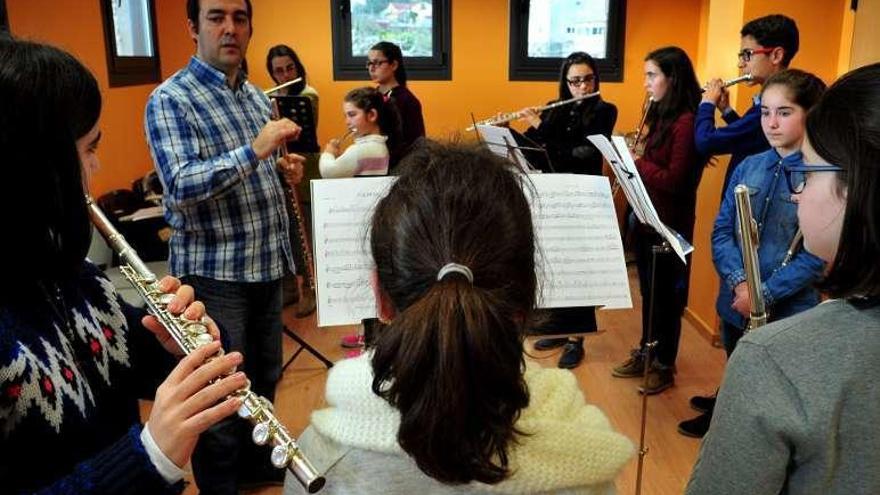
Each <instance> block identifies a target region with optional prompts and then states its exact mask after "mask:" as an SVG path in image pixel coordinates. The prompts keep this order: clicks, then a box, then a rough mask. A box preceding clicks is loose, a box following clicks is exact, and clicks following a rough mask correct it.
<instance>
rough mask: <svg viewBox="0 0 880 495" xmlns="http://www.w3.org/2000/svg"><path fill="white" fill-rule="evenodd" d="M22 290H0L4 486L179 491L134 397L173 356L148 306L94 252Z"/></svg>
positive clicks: (10, 489)
mask: <svg viewBox="0 0 880 495" xmlns="http://www.w3.org/2000/svg"><path fill="white" fill-rule="evenodd" d="M24 292H25V294H24V295H22V294H19V295H16V296H2V298H0V491H2V492H3V493H33V492H39V493H52V494H56V493H57V494H103V493H107V494H111V493H112V494H128V493H145V494H146V493H150V494H163V493H179V491H180V489H181V488H182V486H181V484H177V485H174V486H168V485H167V484H166V483H165V481H164V480H163V479H162V478H161V476H160V475H159V473H158V472H157V471H156V469H155V467H154V466H153V464H152V463H151V462H150V460H149V458H148V456H147V453H146V451H145V450H144V446H143V444H142V443H141V441H140V432H141V425H140V422H139V416H138V404H137V398H138V397H139V396H146V394H141V392H142V391H147V390H149V391H154V390H155V387H156V386H157V385H158V383H159V382H160V381H161V377H162V376H164V375H163V374H162V372H163V371H167V369H169V368H168V367H169V366H171V365H172V364H173V358H171V357H170V355H168V354H167V353H166V352H164V350H162V348H161V346H159V345H158V343H157V342H156V339H155V338H154V337H152V335H151V334H149V332H147V331H146V330H144V329H143V327H142V326H141V325H140V316H142V315H143V313H142V312H139V311H137V310H135V309H134V308H130V307H128V306H124V303H122V302H121V299H119V297H118V295H117V294H116V292H115V290H114V288H113V286H112V284H111V283H110V281H109V280H107V279H106V278H105V277H104V276H103V274H101V273H100V271H99V270H98V269H97V268H96V267H95V266H94V265H91V264H90V263H88V262H84V264H83V267H82V271H81V272H80V274H79V275H77V276H75V277H72V278H71V279H69V280H66V281H61V282H56V283H49V284H44V285H42V286H38V287H36V288H34V289H31V291H30V292H29V293H28V292H27V290H26V289H25V291H24ZM141 365H143V366H141ZM138 369H144V370H146V371H147V373H145V374H139V373H137V372H136V371H137V370H138Z"/></svg>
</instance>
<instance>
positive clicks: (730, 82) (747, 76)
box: [701, 74, 753, 93]
mask: <svg viewBox="0 0 880 495" xmlns="http://www.w3.org/2000/svg"><path fill="white" fill-rule="evenodd" d="M752 79H753V78H752V75H751V74H743V75H741V76H739V77H735V78H733V79H728V80H726V81H724V84H722V85H721V87H722V88H729V87H731V86H733V85H735V84H739V83H741V82H748V81H751V80H752ZM707 89H709V86H708V85H707V86H703V88H702V90H701V92H703V93H705V92H706V90H707Z"/></svg>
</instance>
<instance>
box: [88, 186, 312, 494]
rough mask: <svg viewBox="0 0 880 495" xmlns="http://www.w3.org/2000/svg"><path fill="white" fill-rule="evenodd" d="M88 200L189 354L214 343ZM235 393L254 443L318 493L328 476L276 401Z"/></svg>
mask: <svg viewBox="0 0 880 495" xmlns="http://www.w3.org/2000/svg"><path fill="white" fill-rule="evenodd" d="M86 204H87V205H88V209H89V216H90V217H91V219H92V223H93V224H95V227H96V228H97V229H98V232H100V233H101V235H102V236H103V237H104V239H106V240H107V244H109V245H110V247H111V248H112V249H113V251H115V252H116V254H118V255H119V258H120V261H121V264H120V267H119V269H120V271H121V272H122V275H123V276H124V277H125V278H126V279H127V280H128V281H129V282H130V283H131V285H132V286H134V288H135V289H136V290H137V291H138V294H140V296H141V297H142V298H143V300H144V302H145V303H146V305H147V310H148V311H149V312H150V313H151V314H153V315H154V316H156V318H158V319H159V321H160V322H161V323H162V325H163V326H164V327H165V328H166V329H167V330H168V333H169V334H170V335H171V337H172V338H173V339H174V341H175V342H177V345H179V346H180V348H181V349H182V350H183V352H185V353H186V354H189V353H191V352H193V351H194V350H196V349H197V348H199V347H201V346H203V345H207V344H210V343H211V342H212V341H213V340H214V339H213V337H212V336H211V334H210V333H208V327H207V326H206V325H205V324H204V323H203V322H202V321H198V320H196V321H193V320H189V319H186V318H184V317H183V316H182V315H181V316H174V315H172V314H171V313H170V312H169V311H168V310H167V309H166V307H167V305H168V304H169V303H170V302H171V300H172V299H173V298H174V295H173V294H167V293H165V292H162V290H160V289H159V284H158V280H157V279H156V275H155V274H154V273H153V272H152V271H150V269H149V268H147V265H146V264H144V262H143V261H142V260H141V259H140V258H139V257H138V255H137V253H136V252H135V250H134V249H132V247H131V246H130V245H129V244H128V242H126V240H125V238H124V237H123V236H122V235H121V234H120V233H119V231H117V230H116V228H115V227H114V226H113V224H111V223H110V220H108V219H107V217H106V216H105V215H104V212H103V211H101V209H100V208H99V207H98V205H96V204H95V202H94V201H93V200H92V198H91V197H89V196H86ZM220 352H221V353H222V352H223V351H222V349H221V351H220ZM233 396H235V397H238V398H240V399H241V401H242V404H241V408H239V410H238V415H239V416H240V417H241V418H243V419H247V420H248V421H250V422H251V424H253V425H254V429H253V432H252V434H251V438H252V439H253V441H254V443H256V444H257V445H267V444H271V445H273V446H274V447H273V448H272V453H271V455H270V460H271V462H272V465H274V466H275V467H276V468H278V469H282V468H287V469H289V470H290V472H292V473H293V475H294V476H296V479H297V480H299V482H300V483H302V485H303V486H304V487H305V489H306V490H307V491H308V492H309V493H316V492H318V491H319V490H320V489H321V488H323V487H324V482H325V481H326V480H325V479H324V477H323V476H321V475H320V474H319V473H318V471H317V470H316V469H315V467H314V466H312V463H311V462H309V460H308V459H306V457H305V455H304V454H303V452H302V451H301V450H300V448H299V446H298V445H297V443H296V440H295V439H294V438H293V437H292V436H291V435H290V433H288V431H287V428H285V427H284V425H282V424H281V422H280V421H278V418H276V417H275V415H274V413H273V412H272V403H271V402H269V401H268V400H267V399H266V398H264V397H260V396H258V395H257V394H255V393H253V392H251V391H250V389H248V388H243V389H241V390H238V391H236V392H234V393H233Z"/></svg>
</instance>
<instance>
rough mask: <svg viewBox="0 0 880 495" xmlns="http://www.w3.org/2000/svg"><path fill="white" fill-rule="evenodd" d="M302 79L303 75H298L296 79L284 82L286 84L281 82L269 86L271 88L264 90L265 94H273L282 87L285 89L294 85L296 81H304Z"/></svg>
mask: <svg viewBox="0 0 880 495" xmlns="http://www.w3.org/2000/svg"><path fill="white" fill-rule="evenodd" d="M302 80H303V79H302V78H301V77H297V78H296V79H293V80H291V81H287V82H286V83H284V84H279V85H278V86H275V87H274V88H269V89H267V90H265V91H263V94H265V95H267V96H268V95H271V94H272V93H275V92H276V91H278V90H280V89H284V88H286V87H288V86H292V85H294V84H296V83H298V82H300V81H302Z"/></svg>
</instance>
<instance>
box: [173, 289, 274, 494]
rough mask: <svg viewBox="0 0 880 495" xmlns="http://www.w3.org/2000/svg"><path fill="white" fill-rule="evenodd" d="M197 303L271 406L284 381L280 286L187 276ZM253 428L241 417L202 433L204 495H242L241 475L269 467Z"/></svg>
mask: <svg viewBox="0 0 880 495" xmlns="http://www.w3.org/2000/svg"><path fill="white" fill-rule="evenodd" d="M181 280H182V281H183V283H185V284H189V285H191V286H192V287H193V288H194V289H195V293H196V299H198V300H200V301H202V302H204V303H205V308H206V310H207V313H208V314H209V315H210V316H211V318H213V319H214V320H215V321H216V322H217V324H218V325H219V326H220V333H221V340H222V342H223V349H225V350H226V352H231V351H238V352H241V353H242V355H244V372H245V373H246V374H247V376H248V378H249V379H250V381H251V390H252V391H254V393H256V394H257V395H261V396H263V397H265V398H267V399H269V400H270V401H273V400H274V399H275V385H276V384H277V383H278V379H279V378H280V377H281V360H282V356H281V352H282V349H281V330H282V323H281V281H280V280H274V281H271V282H253V283H248V282H227V281H222V280H214V279H210V278H205V277H200V276H195V275H187V276H183V277H181ZM250 432H251V426H250V424H249V423H248V422H247V421H245V420H242V419H239V418H238V417H237V416H233V417H232V418H228V419H226V420H224V421H222V422H220V423H218V424H216V425H214V426H213V427H212V428H210V429H209V430H208V431H206V432H205V433H203V434H202V435H201V437H200V438H199V442H198V444H197V445H196V450H195V452H194V453H193V458H192V466H193V474H194V476H195V479H196V484H197V485H198V486H199V490H200V493H202V494H203V495H208V494H211V495H214V494H218V495H220V494H223V495H225V494H229V495H233V494H237V493H238V488H237V486H236V485H237V481H238V479H239V474H240V472H249V473H252V471H253V470H254V469H257V468H258V467H260V468H261V467H262V466H263V465H265V466H268V467H269V469H274V468H272V467H271V465H270V464H269V449H268V448H267V447H262V448H260V447H256V446H254V445H253V442H252V441H251V439H250Z"/></svg>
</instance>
